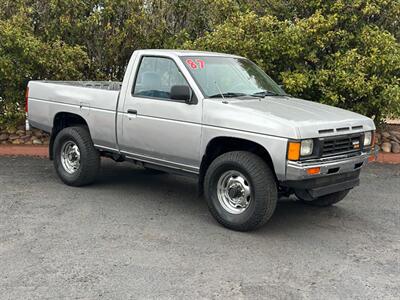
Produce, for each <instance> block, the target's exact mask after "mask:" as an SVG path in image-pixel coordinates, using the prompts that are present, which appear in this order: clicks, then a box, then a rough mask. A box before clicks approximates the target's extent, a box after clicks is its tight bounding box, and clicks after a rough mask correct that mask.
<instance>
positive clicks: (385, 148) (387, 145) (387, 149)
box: [381, 142, 392, 153]
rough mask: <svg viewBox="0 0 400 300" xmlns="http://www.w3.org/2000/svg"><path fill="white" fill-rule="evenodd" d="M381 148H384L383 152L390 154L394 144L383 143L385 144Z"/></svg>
mask: <svg viewBox="0 0 400 300" xmlns="http://www.w3.org/2000/svg"><path fill="white" fill-rule="evenodd" d="M381 148H382V151H383V152H386V153H389V152H391V151H392V144H391V143H388V142H385V143H383V144H382V145H381Z"/></svg>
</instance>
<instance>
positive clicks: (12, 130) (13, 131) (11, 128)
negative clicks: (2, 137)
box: [7, 127, 17, 134]
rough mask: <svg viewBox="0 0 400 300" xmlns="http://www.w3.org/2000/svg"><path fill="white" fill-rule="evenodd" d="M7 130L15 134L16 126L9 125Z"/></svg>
mask: <svg viewBox="0 0 400 300" xmlns="http://www.w3.org/2000/svg"><path fill="white" fill-rule="evenodd" d="M7 132H8V133H9V134H15V133H16V132H17V128H15V127H9V128H8V130H7Z"/></svg>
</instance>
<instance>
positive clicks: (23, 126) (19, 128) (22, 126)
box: [17, 125, 25, 131]
mask: <svg viewBox="0 0 400 300" xmlns="http://www.w3.org/2000/svg"><path fill="white" fill-rule="evenodd" d="M17 129H18V130H23V131H25V125H19V126H18V127H17Z"/></svg>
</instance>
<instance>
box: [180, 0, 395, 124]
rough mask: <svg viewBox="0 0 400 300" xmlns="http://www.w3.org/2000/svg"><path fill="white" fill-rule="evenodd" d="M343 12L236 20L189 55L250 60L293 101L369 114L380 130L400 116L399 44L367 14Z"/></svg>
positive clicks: (201, 41) (250, 16)
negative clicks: (293, 97)
mask: <svg viewBox="0 0 400 300" xmlns="http://www.w3.org/2000/svg"><path fill="white" fill-rule="evenodd" d="M341 2H342V1H335V5H339V4H340V3H341ZM375 2H376V3H375V4H378V3H379V2H381V3H384V2H385V1H375ZM331 8H332V7H331ZM339 8H340V7H339ZM339 8H338V7H336V11H334V12H331V13H325V14H323V13H322V12H321V10H316V11H315V12H314V13H313V14H311V15H310V16H309V17H306V18H301V19H294V20H280V19H279V18H278V17H276V16H271V15H264V16H261V17H260V16H259V15H257V14H255V13H254V12H248V13H237V14H235V15H233V16H231V18H230V19H228V20H227V21H226V22H225V23H224V24H222V25H219V26H217V27H216V28H215V30H214V31H212V32H210V33H207V34H205V35H204V36H203V37H200V38H199V39H197V40H195V41H188V42H186V44H185V45H184V48H191V49H199V50H209V51H220V52H227V53H235V54H239V55H242V56H245V57H248V58H250V59H252V60H253V61H255V62H256V63H258V64H259V65H260V66H261V67H262V68H263V69H264V70H265V71H266V72H267V73H269V74H270V75H271V76H272V77H273V78H275V79H276V80H277V81H279V82H280V83H283V84H284V85H285V88H286V90H287V91H288V92H289V93H291V94H293V95H296V96H299V97H303V98H306V99H311V100H314V101H318V102H322V103H326V104H330V105H334V106H338V107H342V108H345V109H350V110H353V111H356V112H359V113H362V114H364V115H367V116H370V117H373V118H375V120H376V121H377V122H378V123H379V122H381V121H382V120H383V119H384V118H387V117H398V116H400V44H399V42H398V40H396V38H395V36H394V35H393V34H391V33H390V32H389V31H387V30H385V29H383V28H381V27H379V26H378V25H374V24H373V23H372V22H368V21H365V20H364V18H365V14H367V13H368V11H367V12H365V14H362V15H357V14H356V13H355V12H354V10H353V9H352V8H353V7H349V6H343V7H342V9H339ZM371 9H372V8H371ZM375 9H376V8H375ZM373 12H376V10H375V11H373ZM373 12H371V13H373Z"/></svg>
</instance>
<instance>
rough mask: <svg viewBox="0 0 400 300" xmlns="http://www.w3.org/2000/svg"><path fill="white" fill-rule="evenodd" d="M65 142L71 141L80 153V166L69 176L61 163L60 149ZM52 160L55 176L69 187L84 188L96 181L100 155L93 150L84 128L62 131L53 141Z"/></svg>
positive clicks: (87, 131)
mask: <svg viewBox="0 0 400 300" xmlns="http://www.w3.org/2000/svg"><path fill="white" fill-rule="evenodd" d="M67 141H73V142H74V143H75V144H76V145H77V146H78V148H79V151H80V166H79V169H78V170H76V172H75V173H73V174H69V173H68V172H67V171H66V170H65V169H64V167H63V165H62V162H61V151H62V147H63V145H64V143H66V142H67ZM53 158H54V160H53V163H54V168H55V169H56V172H57V175H58V176H59V177H60V179H61V180H62V181H63V182H64V183H65V184H67V185H70V186H84V185H88V184H91V183H93V182H94V181H95V180H96V177H97V174H98V172H99V168H100V154H99V151H97V150H96V149H95V148H94V145H93V141H92V139H91V137H90V133H89V130H88V128H87V127H86V126H74V127H67V128H64V129H62V130H61V131H60V132H59V133H58V134H57V136H56V137H55V140H54V146H53Z"/></svg>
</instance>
